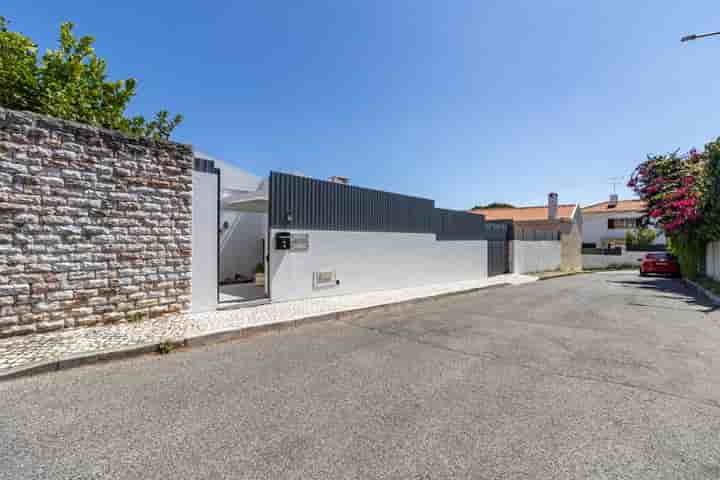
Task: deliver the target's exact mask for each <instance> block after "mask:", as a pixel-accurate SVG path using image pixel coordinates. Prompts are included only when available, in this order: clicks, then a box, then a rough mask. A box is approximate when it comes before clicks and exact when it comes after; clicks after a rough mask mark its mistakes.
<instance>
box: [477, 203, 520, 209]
mask: <svg viewBox="0 0 720 480" xmlns="http://www.w3.org/2000/svg"><path fill="white" fill-rule="evenodd" d="M486 208H515V205H510V204H509V203H502V202H492V203H488V204H487V205H475V206H474V207H473V209H476V210H477V209H486Z"/></svg>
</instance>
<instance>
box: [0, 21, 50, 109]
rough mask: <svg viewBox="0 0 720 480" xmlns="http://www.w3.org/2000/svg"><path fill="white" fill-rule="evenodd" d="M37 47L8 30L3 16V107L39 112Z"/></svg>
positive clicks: (0, 91)
mask: <svg viewBox="0 0 720 480" xmlns="http://www.w3.org/2000/svg"><path fill="white" fill-rule="evenodd" d="M39 93H40V92H39V83H38V75H37V45H35V44H34V43H33V42H32V41H31V40H30V39H29V38H27V37H25V36H24V35H21V34H19V33H15V32H11V31H9V30H8V21H7V20H6V19H5V17H3V16H0V105H4V106H6V107H8V108H12V109H15V110H33V111H38V109H39V107H40V103H39V96H40V95H39Z"/></svg>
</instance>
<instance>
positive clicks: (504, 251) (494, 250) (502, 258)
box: [488, 240, 510, 276]
mask: <svg viewBox="0 0 720 480" xmlns="http://www.w3.org/2000/svg"><path fill="white" fill-rule="evenodd" d="M508 243H509V242H507V241H506V240H489V241H488V276H493V275H502V274H503V273H508V272H509V271H510V249H509V248H508Z"/></svg>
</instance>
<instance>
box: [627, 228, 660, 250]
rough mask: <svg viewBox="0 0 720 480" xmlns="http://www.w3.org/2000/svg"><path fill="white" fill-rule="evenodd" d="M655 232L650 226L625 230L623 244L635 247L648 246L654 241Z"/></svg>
mask: <svg viewBox="0 0 720 480" xmlns="http://www.w3.org/2000/svg"><path fill="white" fill-rule="evenodd" d="M656 237H657V234H656V233H655V230H654V229H652V228H647V227H643V228H638V229H634V230H628V231H627V232H625V244H626V245H628V246H630V245H632V246H636V247H641V248H642V247H649V246H650V245H652V243H653V242H654V241H655V238H656Z"/></svg>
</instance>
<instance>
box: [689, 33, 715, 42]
mask: <svg viewBox="0 0 720 480" xmlns="http://www.w3.org/2000/svg"><path fill="white" fill-rule="evenodd" d="M715 35H720V32H710V33H700V34H697V35H685V36H684V37H682V38H681V39H680V41H681V42H689V41H690V40H699V39H701V38H706V37H714V36H715Z"/></svg>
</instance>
